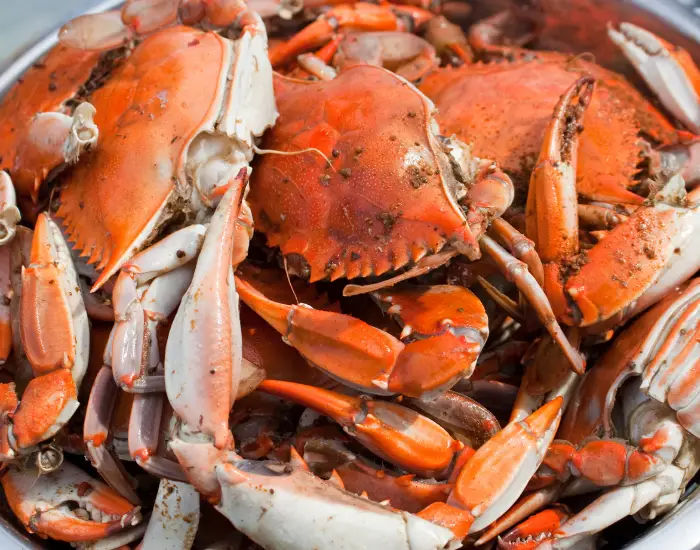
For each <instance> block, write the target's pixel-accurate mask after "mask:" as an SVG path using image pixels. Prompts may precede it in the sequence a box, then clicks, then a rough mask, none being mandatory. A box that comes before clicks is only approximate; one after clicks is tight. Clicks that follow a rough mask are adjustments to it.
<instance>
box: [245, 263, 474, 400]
mask: <svg viewBox="0 0 700 550" xmlns="http://www.w3.org/2000/svg"><path fill="white" fill-rule="evenodd" d="M239 275H240V273H239ZM254 284H256V283H255V281H253V280H245V279H243V278H241V277H240V276H237V277H236V286H237V288H238V291H239V294H240V296H241V299H242V300H243V301H244V302H245V303H246V304H247V305H248V306H249V307H251V308H252V309H253V310H254V311H255V312H256V313H258V315H260V316H261V317H263V318H264V319H265V320H266V321H267V322H268V323H270V325H272V326H273V327H274V328H275V329H276V330H277V331H278V332H280V333H281V334H282V335H283V336H284V338H285V341H286V342H287V343H288V344H290V345H292V346H294V347H295V348H296V349H297V350H298V351H299V352H300V353H301V355H302V356H304V358H305V359H306V360H307V361H308V362H309V363H310V364H311V365H313V366H316V367H318V368H320V369H322V370H324V371H325V372H327V373H329V374H330V375H331V376H334V377H337V378H340V379H342V380H344V381H345V382H346V383H348V384H350V385H352V386H355V387H357V388H360V389H362V390H363V391H367V392H370V393H377V394H391V393H402V394H405V395H409V396H418V395H421V394H422V393H424V392H426V391H429V390H434V389H438V388H444V387H448V386H450V385H452V384H453V383H454V381H455V380H456V379H458V378H459V377H462V376H465V375H466V376H468V375H469V374H471V371H472V370H473V368H474V364H475V361H476V358H477V357H478V355H479V353H480V352H481V349H482V347H483V344H484V342H485V340H486V337H487V335H488V325H487V322H486V315H485V313H484V309H483V306H482V305H481V303H480V302H479V300H478V299H477V298H476V297H475V296H474V295H473V294H471V292H469V291H468V290H466V289H464V288H459V287H450V286H440V287H416V288H411V289H406V290H401V291H392V292H384V293H381V294H377V295H376V296H377V298H378V299H379V300H380V301H382V302H383V303H390V304H391V303H392V300H395V302H396V303H395V304H393V305H392V306H391V307H389V311H390V312H391V313H396V314H399V313H400V317H401V319H402V320H403V322H404V323H406V324H405V325H404V332H403V333H402V337H403V338H404V339H405V340H406V342H407V343H404V342H403V341H401V340H398V339H396V338H394V337H393V336H391V335H390V334H388V333H386V332H384V331H383V330H380V329H378V328H375V327H373V326H371V325H368V324H367V323H364V322H363V321H360V320H358V319H356V318H354V317H351V316H349V315H344V314H341V313H334V312H328V311H322V310H315V309H312V308H311V307H308V306H305V305H287V304H282V303H280V302H275V301H273V300H271V299H269V298H267V297H266V296H264V295H263V294H262V293H261V292H259V291H258V290H257V289H256V288H255V287H254ZM433 303H436V304H437V307H436V309H435V310H432V309H431V308H432V305H431V304H433ZM392 308H393V309H392ZM402 308H403V309H402ZM460 309H463V310H464V311H459V310H460ZM413 318H415V322H414V321H413V320H412V319H413ZM411 334H413V335H414V336H415V339H414V340H413V341H409V340H407V339H408V338H409V336H411Z"/></svg>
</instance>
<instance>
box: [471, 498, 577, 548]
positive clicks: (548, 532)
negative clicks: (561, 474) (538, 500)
mask: <svg viewBox="0 0 700 550" xmlns="http://www.w3.org/2000/svg"><path fill="white" fill-rule="evenodd" d="M570 517H571V513H570V512H569V510H568V509H567V508H566V507H565V506H563V505H559V506H556V507H552V508H548V509H547V510H543V511H541V512H539V513H538V514H535V515H534V516H532V517H530V518H528V519H527V520H526V521H524V522H522V523H521V524H520V525H518V526H517V527H514V528H513V529H511V530H510V531H508V533H506V534H505V536H503V537H502V538H500V539H499V547H500V548H505V549H507V550H530V549H531V548H536V547H537V545H538V544H539V541H540V540H542V539H543V538H547V539H548V538H550V537H551V536H552V534H553V533H554V532H555V531H556V530H557V529H558V528H559V527H560V526H561V525H562V524H563V523H564V522H565V521H566V520H568V519H569V518H570ZM479 540H481V539H479Z"/></svg>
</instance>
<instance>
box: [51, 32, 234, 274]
mask: <svg viewBox="0 0 700 550" xmlns="http://www.w3.org/2000/svg"><path fill="white" fill-rule="evenodd" d="M225 42H226V41H225V39H224V38H222V37H220V36H219V35H217V34H215V33H204V32H200V31H197V30H195V29H192V28H187V27H172V28H170V29H167V30H164V31H161V32H159V33H156V34H153V35H151V36H150V37H148V38H146V39H145V40H144V41H143V42H142V43H141V45H140V46H139V47H137V48H136V49H135V50H134V52H133V53H132V54H131V56H130V57H129V58H128V60H126V61H125V62H124V64H123V65H121V66H120V67H119V69H118V70H117V71H115V73H114V74H113V75H112V77H111V78H110V79H109V81H108V82H107V83H106V84H105V85H104V86H103V87H102V88H100V89H99V90H97V91H96V92H95V93H94V94H93V96H92V97H91V98H90V101H91V102H92V104H93V105H94V106H95V108H96V110H97V114H96V116H95V122H96V124H97V125H98V127H99V129H100V137H99V141H98V144H97V147H96V148H95V150H94V151H92V152H90V153H89V154H87V155H85V157H84V158H82V159H81V161H80V163H78V165H76V166H75V167H74V168H73V169H72V170H71V171H70V172H69V173H68V174H67V175H66V177H65V179H64V181H63V188H62V190H61V194H60V206H59V209H58V216H59V217H60V218H63V220H64V225H65V228H66V232H67V234H68V236H69V238H70V240H72V241H74V242H75V247H76V248H77V249H79V250H81V251H82V256H88V262H90V263H97V266H96V267H97V269H98V270H101V271H102V273H101V275H100V277H99V279H98V280H97V282H96V283H95V285H96V287H99V286H100V285H101V284H102V283H103V282H104V281H106V280H107V278H109V277H110V276H111V275H112V274H113V273H114V272H115V271H116V270H117V269H118V268H119V267H120V266H121V264H122V263H123V262H124V261H125V260H126V259H127V258H128V257H130V255H131V254H133V252H134V251H135V250H137V249H138V248H140V247H141V246H143V245H144V244H146V243H147V240H148V239H149V238H150V237H152V236H153V235H154V234H155V232H156V230H157V228H158V225H159V224H161V223H163V222H165V221H166V220H167V219H168V217H169V214H170V213H169V212H168V208H167V207H168V205H169V203H170V202H171V201H172V200H174V199H176V198H177V196H178V194H177V191H179V190H180V189H178V187H179V185H182V184H184V182H185V181H186V176H185V173H184V164H185V158H186V153H187V149H188V146H189V144H190V142H191V140H192V139H193V138H194V136H195V135H196V134H197V133H198V132H200V131H201V130H202V129H203V128H206V127H212V126H213V124H214V122H215V120H216V117H217V116H218V114H219V104H220V102H221V96H222V94H223V89H224V86H223V82H224V81H225V77H226V74H227V70H228V63H229V62H230V55H229V54H228V53H227V52H228V49H227V47H226V44H225ZM182 208H184V207H182V206H181V209H182Z"/></svg>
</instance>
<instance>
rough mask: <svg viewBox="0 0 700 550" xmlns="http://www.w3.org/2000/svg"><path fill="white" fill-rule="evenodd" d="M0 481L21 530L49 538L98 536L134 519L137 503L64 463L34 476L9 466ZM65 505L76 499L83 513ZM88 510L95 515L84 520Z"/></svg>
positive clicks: (29, 470) (71, 539)
mask: <svg viewBox="0 0 700 550" xmlns="http://www.w3.org/2000/svg"><path fill="white" fill-rule="evenodd" d="M0 482H1V483H2V486H3V489H4V491H5V496H6V497H7V501H8V503H9V504H10V507H11V508H12V511H13V512H14V514H15V515H16V516H17V518H18V519H19V521H20V522H21V523H22V524H23V525H24V526H25V528H26V529H27V530H28V531H30V532H35V533H39V534H41V535H44V536H49V537H51V538H53V539H57V540H63V541H67V542H82V541H89V540H95V539H100V538H103V537H105V536H108V535H110V534H113V533H116V532H118V531H120V530H122V529H124V528H125V527H128V526H131V525H136V524H137V523H138V522H139V521H140V514H139V511H138V508H137V507H134V505H133V504H131V503H130V502H129V501H127V500H126V499H124V498H123V497H121V496H119V495H118V494H117V493H116V492H115V491H114V490H113V489H110V488H109V487H107V486H106V485H104V484H103V483H101V482H99V481H97V480H95V479H93V478H91V477H89V476H88V475H87V474H85V473H84V472H83V471H82V470H80V469H78V468H77V467H75V466H73V465H72V464H69V463H67V462H64V463H63V465H62V466H61V468H60V469H59V470H57V471H55V472H52V473H50V474H46V475H38V472H37V471H36V470H34V469H32V468H25V469H21V470H20V469H16V468H15V467H14V466H11V467H10V469H9V470H8V471H7V472H5V473H4V474H3V475H2V478H0ZM71 503H77V504H78V509H80V510H83V512H84V513H83V514H81V515H78V514H76V513H75V511H74V510H73V509H71V507H70V506H69V504H71ZM93 514H94V515H95V516H96V517H97V518H99V519H89V518H90V516H91V515H93ZM86 517H87V518H88V519H85V518H86Z"/></svg>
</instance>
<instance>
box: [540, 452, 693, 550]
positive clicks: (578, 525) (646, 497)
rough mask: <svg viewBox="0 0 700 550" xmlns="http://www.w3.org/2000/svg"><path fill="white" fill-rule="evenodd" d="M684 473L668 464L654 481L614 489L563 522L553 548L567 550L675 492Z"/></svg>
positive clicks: (557, 532)
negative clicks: (665, 495)
mask: <svg viewBox="0 0 700 550" xmlns="http://www.w3.org/2000/svg"><path fill="white" fill-rule="evenodd" d="M683 476H684V472H683V470H681V469H680V468H677V467H676V466H672V465H669V466H667V467H666V468H665V469H664V470H663V471H662V472H661V473H659V474H657V475H656V476H654V477H653V478H651V479H649V480H647V481H642V482H641V483H637V484H635V485H628V486H626V487H617V488H615V489H612V490H610V491H608V492H606V493H605V494H603V495H602V496H600V497H598V498H597V499H596V500H594V501H593V502H592V503H591V504H589V505H588V506H586V507H585V508H584V509H583V510H581V511H580V512H579V513H578V514H576V515H574V516H573V517H571V518H570V519H569V520H568V521H566V522H565V523H564V524H563V525H562V526H561V527H560V528H559V529H558V530H557V531H556V532H555V533H554V540H553V545H554V547H555V548H569V547H571V546H573V545H574V544H575V543H576V542H577V541H579V540H580V539H582V538H584V537H586V536H589V535H593V534H595V533H597V532H599V531H600V530H602V529H604V528H605V527H608V526H609V525H612V524H613V523H615V522H617V521H620V520H621V519H623V518H625V517H626V516H628V515H631V514H635V513H637V512H638V511H639V510H641V509H642V508H643V507H644V506H646V505H647V504H648V503H650V502H651V501H652V500H654V499H655V498H657V497H659V496H660V495H662V494H670V493H673V492H674V491H676V490H678V489H679V488H680V487H681V484H682V483H683Z"/></svg>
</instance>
